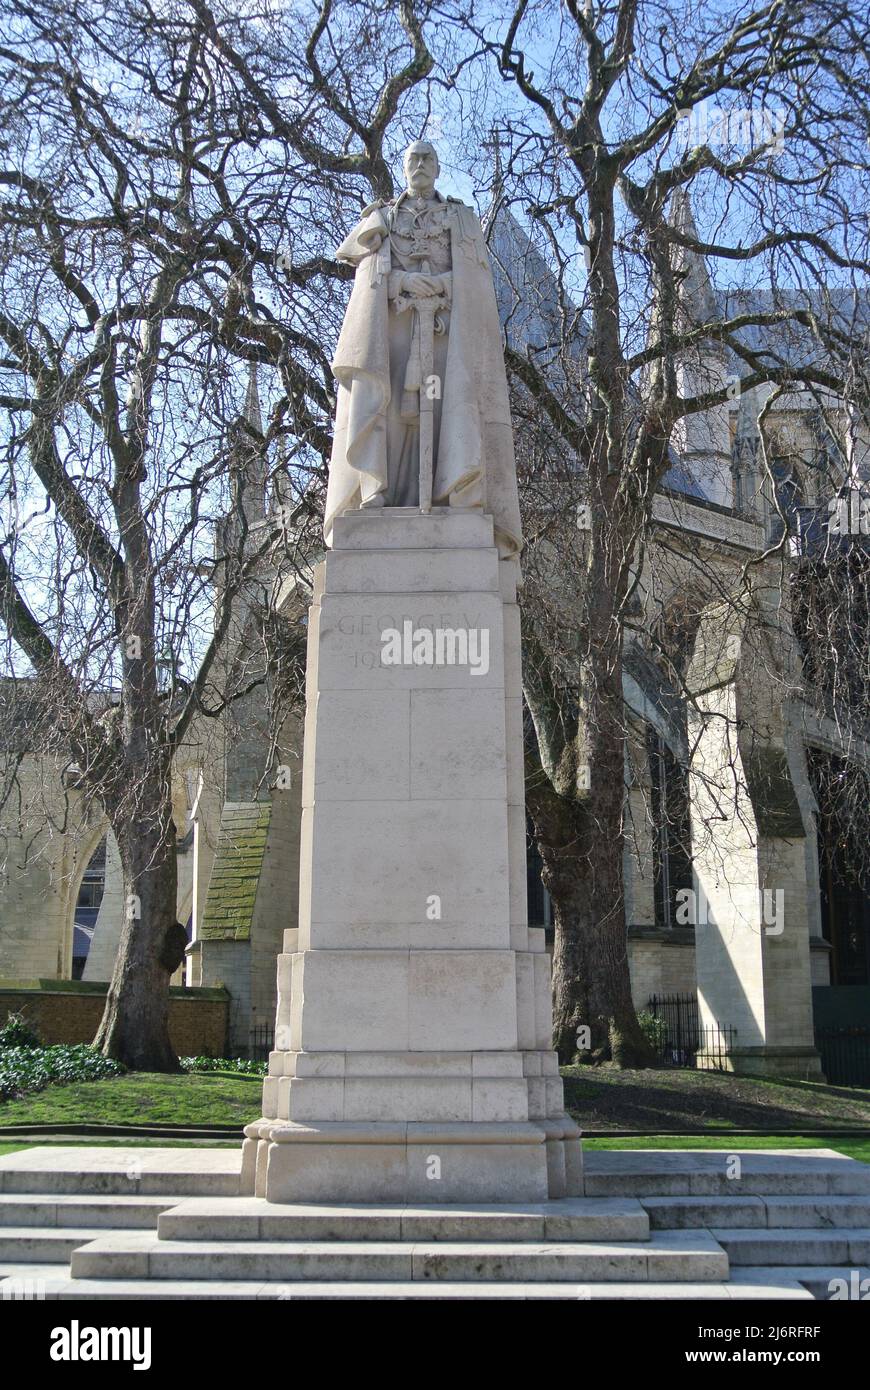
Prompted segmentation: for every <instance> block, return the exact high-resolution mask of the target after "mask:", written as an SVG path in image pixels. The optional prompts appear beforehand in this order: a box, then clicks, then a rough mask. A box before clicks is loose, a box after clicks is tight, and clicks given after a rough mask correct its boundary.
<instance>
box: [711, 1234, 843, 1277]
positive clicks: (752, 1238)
mask: <svg viewBox="0 0 870 1390" xmlns="http://www.w3.org/2000/svg"><path fill="white" fill-rule="evenodd" d="M710 1234H711V1235H712V1236H713V1237H714V1238H715V1239H716V1240H718V1241H719V1243H720V1244H721V1245H722V1247H723V1249H725V1250H726V1251H727V1252H728V1258H729V1260H730V1261H731V1263H732V1264H733V1265H849V1266H850V1267H852V1268H854V1267H855V1266H856V1265H864V1264H867V1263H868V1261H870V1230H868V1229H866V1228H865V1229H863V1230H859V1229H855V1228H845V1229H841V1230H834V1229H830V1228H829V1229H827V1230H823V1231H820V1230H818V1229H816V1228H814V1227H809V1228H807V1229H803V1230H802V1229H800V1228H799V1227H794V1228H792V1229H785V1230H779V1231H759V1230H741V1229H732V1228H728V1227H726V1226H720V1227H714V1228H712V1229H711V1232H710Z"/></svg>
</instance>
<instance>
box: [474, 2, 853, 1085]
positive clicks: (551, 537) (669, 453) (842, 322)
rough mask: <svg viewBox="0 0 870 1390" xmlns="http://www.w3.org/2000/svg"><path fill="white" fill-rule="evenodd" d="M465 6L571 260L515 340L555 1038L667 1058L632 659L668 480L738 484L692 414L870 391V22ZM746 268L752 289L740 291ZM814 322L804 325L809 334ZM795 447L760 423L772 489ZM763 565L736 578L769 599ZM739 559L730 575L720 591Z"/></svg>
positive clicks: (626, 7) (490, 104) (526, 201)
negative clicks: (635, 791) (639, 844)
mask: <svg viewBox="0 0 870 1390" xmlns="http://www.w3.org/2000/svg"><path fill="white" fill-rule="evenodd" d="M453 22H454V23H455V25H456V26H457V27H459V28H461V29H462V30H463V32H464V33H466V35H468V43H469V46H470V45H471V44H472V43H476V44H477V45H478V46H479V52H478V58H477V61H476V62H475V63H472V64H471V67H470V68H469V69H468V72H467V73H466V75H465V82H466V88H467V89H468V90H469V95H468V97H467V100H468V103H469V111H470V112H474V113H475V114H476V113H481V116H482V119H483V120H485V121H486V122H488V123H489V124H490V126H492V125H495V126H496V127H497V131H498V135H497V143H498V147H499V156H500V166H501V168H500V179H499V184H498V188H497V192H498V196H499V199H500V202H501V205H502V206H503V207H504V208H511V207H513V208H515V209H516V211H517V216H518V217H519V218H520V220H521V221H522V222H524V224H525V226H526V227H527V228H528V229H529V231H530V235H531V238H532V241H533V242H534V243H535V244H537V246H538V247H539V249H540V251H541V253H542V255H544V256H545V257H546V258H547V259H548V260H549V262H550V264H551V265H552V266H553V267H554V268H555V271H556V274H557V277H558V294H557V296H556V302H554V303H552V304H551V305H550V306H549V323H550V325H551V327H550V332H549V334H548V335H547V334H545V335H544V336H543V338H542V337H541V336H540V335H539V336H538V338H537V339H534V338H533V339H531V340H530V338H529V336H528V334H525V335H524V334H523V333H522V332H521V331H519V330H518V331H517V334H516V336H515V338H514V340H513V342H512V341H511V335H510V323H509V325H508V353H507V356H508V364H509V367H510V368H511V370H512V373H513V376H514V380H515V384H516V389H517V405H518V434H519V437H520V441H521V445H522V448H523V449H525V451H526V455H527V458H528V459H529V468H528V476H527V477H526V478H525V479H524V483H525V486H524V489H523V490H524V493H525V497H524V505H525V523H526V534H527V537H528V545H527V551H526V555H525V559H524V571H525V575H526V599H525V604H524V618H525V633H526V648H525V690H526V698H527V702H528V706H529V709H530V712H531V716H532V720H533V724H534V731H535V735H536V738H535V744H536V747H535V752H534V754H533V755H532V763H531V766H530V768H529V775H528V778H527V796H528V805H529V809H530V813H531V816H532V819H533V822H534V826H535V831H536V835H537V839H538V844H539V848H540V852H541V855H542V859H543V864H544V880H545V883H546V885H547V886H548V888H549V889H550V892H551V894H552V897H553V902H554V911H555V925H556V945H555V957H554V987H555V1024H554V1031H555V1041H556V1045H557V1047H558V1049H559V1052H560V1055H561V1056H562V1059H563V1060H568V1059H569V1058H570V1057H571V1056H572V1055H573V1053H574V1052H575V1050H576V1040H575V1034H576V1030H577V1027H578V1026H579V1025H583V1024H587V1025H590V1026H591V1028H592V1030H593V1037H594V1052H595V1053H596V1054H597V1055H610V1056H612V1057H613V1058H614V1059H615V1060H616V1061H618V1062H620V1063H621V1064H623V1065H632V1064H637V1063H641V1064H642V1063H644V1062H645V1061H646V1060H647V1059H648V1058H649V1050H648V1048H647V1046H646V1043H645V1041H644V1039H643V1038H642V1036H641V1034H640V1032H639V1029H638V1025H637V1021H636V1018H635V1011H634V1008H633V1006H632V1002H631V994H630V981H629V973H628V961H627V946H626V920H625V907H624V885H623V852H624V846H625V834H626V828H625V806H626V801H625V768H626V762H627V758H628V755H629V747H628V744H629V740H628V737H627V725H626V714H625V708H624V702H623V672H624V659H625V641H626V632H627V631H628V630H629V628H630V627H631V623H632V618H633V617H634V620H635V621H636V619H637V611H636V608H634V609H633V605H636V596H637V584H638V579H639V574H640V572H641V569H642V566H643V563H644V555H645V552H646V550H647V548H648V547H649V545H650V544H651V542H652V539H653V535H654V526H653V520H654V499H655V496H656V493H657V491H658V489H659V488H660V486H661V484H662V482H663V480H665V479H666V478H667V475H668V472H669V470H670V469H672V468H673V467H674V465H675V463H676V462H677V461H678V460H679V459H680V458H682V459H683V460H684V461H685V467H686V469H687V470H688V472H689V473H691V471H692V468H693V466H699V467H702V468H706V470H707V474H708V477H709V476H710V470H711V467H714V466H715V467H718V469H719V471H720V474H721V475H722V476H721V477H720V480H719V483H720V486H719V489H718V498H719V500H721V501H723V502H725V503H726V504H727V505H729V506H732V505H734V504H735V499H734V498H733V493H732V491H731V479H730V477H729V473H730V467H731V458H730V456H728V457H722V456H721V454H720V456H719V458H718V460H717V459H716V457H715V448H714V447H713V446H712V445H711V446H709V447H708V449H707V451H706V452H707V455H708V456H707V457H706V459H705V458H704V457H700V456H698V457H695V458H694V460H693V458H692V442H693V438H694V439H695V440H697V429H694V430H693V422H694V421H696V420H700V419H702V418H706V419H708V420H709V419H712V420H713V422H714V424H715V421H716V416H717V412H718V413H719V414H720V416H721V412H722V411H723V410H727V405H728V402H729V399H730V398H732V397H733V396H734V395H735V394H736V393H737V392H744V393H752V392H755V393H757V394H759V396H760V403H759V433H760V435H761V437H762V440H763V439H764V437H765V431H766V428H767V426H768V425H769V424H770V421H769V420H768V418H767V414H768V411H769V409H770V406H771V401H772V398H773V395H780V394H783V393H787V392H790V391H791V392H794V391H797V390H802V391H805V392H812V393H814V395H815V396H816V397H817V398H820V399H823V400H824V401H826V402H827V403H828V406H829V408H830V409H831V410H832V411H833V412H834V413H836V404H835V403H836V402H837V401H841V400H842V398H843V397H847V398H851V399H852V400H853V401H857V402H858V405H859V408H860V404H861V390H860V389H859V378H860V373H856V366H855V364H856V362H859V361H863V360H864V359H865V353H866V347H865V343H866V316H864V317H863V319H862V317H861V316H860V315H859V316H854V315H852V316H850V315H849V314H848V313H844V312H843V305H842V293H837V292H826V287H830V286H836V287H838V288H839V290H840V291H857V292H859V294H860V291H861V290H862V289H863V288H864V287H865V286H866V274H867V270H868V240H867V234H868V229H867V222H866V218H865V217H864V216H863V215H856V212H855V211H854V210H857V209H859V208H860V209H862V210H863V209H864V208H866V206H867V193H868V179H867V173H868V162H867V139H866V137H867V129H868V61H867V60H868V29H867V23H866V20H865V19H864V18H860V17H859V16H858V14H857V12H856V11H855V9H854V7H853V6H851V5H849V4H848V3H840V2H839V0H795V3H788V4H785V3H781V2H780V0H775V2H774V3H765V4H762V5H760V6H752V5H748V4H747V5H742V4H741V5H738V6H737V7H736V8H734V7H732V8H731V9H729V11H728V12H727V13H726V12H723V11H721V10H719V9H716V8H715V7H713V8H711V7H709V6H706V5H703V4H695V3H690V2H688V3H679V4H673V3H672V4H668V3H665V4H661V3H656V4H648V3H644V0H604V2H603V3H591V4H586V5H577V4H573V3H569V4H568V5H567V6H561V5H556V4H549V3H546V2H545V3H542V4H538V5H532V4H529V3H528V0H520V3H518V4H517V5H516V6H515V8H514V9H513V10H512V12H511V14H510V15H509V16H508V17H507V18H506V19H505V20H504V21H503V22H500V23H499V22H493V21H492V17H491V16H490V15H489V12H488V11H487V12H486V15H485V14H484V11H483V10H481V11H480V12H479V15H478V11H477V9H476V7H471V8H470V9H469V8H468V7H465V6H462V7H458V8H457V9H456V11H455V12H454V13H453ZM495 73H497V74H498V76H499V77H500V78H501V79H502V80H503V81H504V83H506V84H507V89H506V91H505V92H504V93H503V94H501V95H499V94H498V93H497V90H496V86H495V80H496V79H495V77H494V74H495ZM487 82H488V83H489V84H490V86H489V100H488V101H484V100H483V99H482V98H481V95H480V90H481V86H482V85H483V84H484V83H487ZM472 88H473V93H472V90H471V89H472ZM482 134H483V130H482V129H481V135H482ZM478 167H479V165H478ZM692 205H694V209H695V211H696V213H697V218H698V221H697V222H696V220H695V218H694V217H693V215H692ZM699 225H700V227H701V228H702V231H700V232H699V230H698V226H699ZM705 266H706V268H707V270H708V272H709V276H708V277H704V276H700V277H699V275H698V268H699V267H705ZM511 273H513V274H514V275H516V273H517V268H516V267H514V268H513V271H512V272H511V271H510V270H509V269H508V268H506V269H505V274H507V275H510V274H511ZM729 276H736V277H737V278H736V285H735V283H734V281H733V280H732V282H731V284H730V286H729V288H730V289H732V290H734V289H736V290H737V291H738V293H734V294H730V295H723V294H722V293H718V292H717V288H722V289H724V288H725V286H726V285H727V284H728V277H729ZM759 286H763V287H765V294H762V295H760V294H758V293H756V291H757V289H758V287H759ZM521 299H522V286H521V285H520V284H519V282H518V289H517V302H518V303H519V302H520V301H521ZM795 336H796V337H797V338H798V339H799V340H801V341H802V343H803V350H802V351H795V352H788V351H786V350H785V346H784V343H785V340H786V339H787V338H788V337H795ZM866 399H867V397H866V391H865V393H864V397H863V400H864V408H865V410H866ZM726 430H727V419H726ZM695 449H696V450H697V444H695ZM699 453H700V454H703V453H704V450H703V449H701V450H700V451H699ZM771 465H772V457H771V455H770V452H769V450H767V449H766V448H764V447H762V449H761V451H760V456H759V469H760V474H761V478H762V482H763V483H764V484H765V486H766V487H767V489H768V491H771V487H772V483H773V481H774V478H773V472H772V467H771ZM740 505H742V504H741V503H740V502H739V501H738V502H737V506H738V508H739V507H740ZM578 506H580V507H582V508H586V509H588V510H586V511H584V512H583V513H582V515H583V517H584V518H585V519H584V521H583V522H582V523H581V524H582V525H584V526H585V525H588V529H586V530H585V531H584V532H583V533H582V534H580V535H578V533H577V508H578ZM782 549H783V541H782V539H780V541H779V554H781V553H782ZM771 552H772V553H774V554H775V553H776V547H775V546H771ZM769 558H770V556H769V555H768V556H767V558H766V559H765V560H762V557H760V556H759V557H757V563H767V560H769ZM753 574H754V570H753V566H749V567H747V569H746V572H745V574H744V577H743V582H742V596H741V593H740V592H738V593H737V594H736V595H732V596H731V597H732V601H733V602H735V603H737V604H741V603H743V604H744V605H746V606H747V608H748V597H749V590H750V589H751V586H752V583H753V582H754V581H753ZM717 582H718V581H716V580H715V577H714V576H713V575H712V574H711V575H709V576H708V580H707V584H706V588H707V596H708V598H709V595H710V593H711V592H713V591H715V587H716V583H717ZM738 588H740V586H738ZM702 596H703V595H702V592H701V591H700V589H699V599H700V598H701V597H702ZM696 616H697V615H696ZM689 627H690V628H691V622H690V623H689ZM662 655H663V657H664V658H665V659H666V660H670V659H671V658H672V657H673V653H672V652H671V653H668V652H664V653H662ZM678 664H679V663H677V666H678ZM671 671H672V674H675V675H676V676H677V677H679V671H678V669H677V668H676V667H673V666H672V668H671Z"/></svg>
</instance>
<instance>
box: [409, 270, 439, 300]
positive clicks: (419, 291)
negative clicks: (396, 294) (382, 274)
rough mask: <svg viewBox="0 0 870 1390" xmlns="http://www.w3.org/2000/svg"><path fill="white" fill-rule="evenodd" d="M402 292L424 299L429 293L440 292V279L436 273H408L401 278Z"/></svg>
mask: <svg viewBox="0 0 870 1390" xmlns="http://www.w3.org/2000/svg"><path fill="white" fill-rule="evenodd" d="M402 292H403V293H404V294H410V295H413V296H414V298H415V299H426V298H427V297H428V296H430V295H436V294H441V292H442V286H441V281H440V279H439V277H438V276H437V275H414V274H413V273H409V274H406V275H405V276H403V278H402Z"/></svg>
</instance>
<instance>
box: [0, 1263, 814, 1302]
mask: <svg viewBox="0 0 870 1390" xmlns="http://www.w3.org/2000/svg"><path fill="white" fill-rule="evenodd" d="M40 1269H43V1270H44V1266H28V1267H22V1269H21V1270H20V1271H16V1272H15V1275H14V1277H12V1278H11V1279H10V1280H9V1281H8V1282H7V1288H6V1289H4V1284H3V1279H2V1273H0V1302H3V1301H4V1300H5V1299H14V1298H16V1297H17V1298H20V1299H33V1298H44V1299H46V1300H58V1301H67V1300H69V1301H72V1302H77V1301H78V1300H80V1299H81V1300H82V1301H103V1300H105V1301H116V1300H120V1301H125V1302H137V1303H139V1302H147V1301H150V1300H159V1301H161V1302H162V1301H164V1300H174V1301H182V1300H184V1301H188V1300H199V1301H202V1300H206V1299H208V1300H213V1299H214V1300H219V1301H221V1302H223V1301H226V1300H229V1301H232V1300H242V1299H245V1300H248V1301H250V1300H254V1299H255V1300H263V1299H272V1300H279V1299H280V1300H281V1301H287V1300H289V1299H297V1300H299V1299H301V1300H304V1301H308V1302H310V1301H312V1300H325V1299H341V1300H342V1301H347V1300H353V1299H365V1300H366V1301H371V1300H373V1299H380V1300H403V1299H413V1300H417V1301H419V1300H421V1299H422V1300H429V1301H432V1300H435V1299H441V1300H445V1299H446V1300H451V1301H457V1300H461V1301H473V1300H475V1299H487V1300H491V1299H499V1300H501V1299H508V1300H514V1301H516V1300H524V1299H551V1300H552V1299H559V1300H564V1301H568V1302H572V1303H576V1302H578V1301H580V1302H587V1301H597V1300H601V1299H609V1300H613V1299H617V1300H619V1301H620V1302H638V1301H642V1300H655V1301H660V1300H662V1299H667V1300H668V1301H670V1300H673V1299H680V1300H684V1299H685V1300H704V1301H707V1302H712V1301H716V1300H721V1301H728V1300H752V1301H753V1302H754V1301H755V1300H757V1299H765V1300H778V1299H784V1300H795V1299H797V1300H808V1301H810V1302H812V1300H813V1296H812V1294H811V1293H810V1292H809V1291H808V1290H807V1289H805V1288H804V1287H803V1285H802V1284H800V1283H798V1282H797V1281H795V1280H793V1279H791V1278H790V1277H789V1272H788V1271H784V1272H783V1273H782V1275H781V1277H780V1278H779V1279H778V1280H776V1281H773V1280H769V1279H762V1280H759V1281H758V1282H757V1283H750V1282H749V1281H748V1280H742V1281H741V1282H740V1283H734V1284H732V1283H729V1284H723V1283H709V1284H708V1283H684V1284H674V1283H667V1284H663V1283H655V1282H653V1283H641V1284H626V1283H618V1282H613V1283H590V1284H575V1283H558V1284H553V1283H517V1284H503V1283H497V1284H493V1283H489V1282H486V1281H482V1282H480V1283H455V1282H452V1281H446V1280H445V1281H444V1282H438V1283H423V1282H417V1283H413V1282H389V1281H383V1282H378V1283H304V1284H303V1283H269V1284H260V1283H258V1282H257V1281H256V1280H244V1281H240V1280H237V1281H230V1280H222V1279H213V1280H207V1281H202V1280H195V1281H194V1280H178V1279H173V1280H169V1279H164V1280H154V1281H151V1280H145V1279H72V1278H71V1277H70V1276H69V1275H68V1274H67V1275H63V1274H58V1273H56V1272H55V1271H54V1270H52V1271H51V1273H50V1275H49V1277H47V1278H42V1277H41V1276H40V1274H39V1270H40ZM34 1270H35V1271H36V1273H34V1272H33V1271H34ZM764 1272H765V1273H767V1271H764Z"/></svg>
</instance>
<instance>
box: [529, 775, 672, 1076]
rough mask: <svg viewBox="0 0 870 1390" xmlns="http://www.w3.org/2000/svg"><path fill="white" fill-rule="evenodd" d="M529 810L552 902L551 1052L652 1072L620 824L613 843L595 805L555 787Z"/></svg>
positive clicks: (532, 797)
mask: <svg viewBox="0 0 870 1390" xmlns="http://www.w3.org/2000/svg"><path fill="white" fill-rule="evenodd" d="M528 805H529V812H530V815H531V817H532V823H533V825H534V828H535V838H536V840H537V843H538V847H539V850H540V853H541V858H542V860H543V866H544V867H543V875H542V877H543V882H544V887H545V888H546V889H547V892H548V893H549V894H550V897H551V899H552V903H553V914H554V925H555V943H554V950H553V1046H554V1047H555V1049H556V1051H557V1052H558V1054H559V1060H560V1062H561V1063H562V1064H563V1065H565V1064H567V1063H568V1062H571V1061H572V1060H574V1059H575V1057H579V1058H580V1060H582V1061H602V1060H605V1059H612V1060H613V1061H614V1062H615V1063H616V1064H617V1065H618V1066H621V1067H647V1066H650V1065H651V1063H652V1062H653V1060H654V1057H653V1054H652V1051H651V1049H650V1047H649V1044H648V1043H647V1041H646V1039H645V1038H644V1036H643V1033H642V1032H641V1030H640V1026H639V1024H638V1021H637V1015H636V1013H635V1009H634V1004H633V1002H632V998H631V980H630V977H629V970H628V951H627V945H626V928H625V912H624V909H623V896H622V862H621V859H622V835H621V823H620V825H619V827H618V833H617V832H612V834H611V837H610V838H609V839H608V837H607V833H606V831H604V829H603V826H602V824H601V821H600V820H599V821H598V823H597V828H596V833H594V834H593V833H592V829H591V827H592V825H593V819H592V817H591V815H590V810H589V807H588V806H586V805H584V804H581V803H580V802H579V801H577V800H571V799H569V798H567V797H562V796H559V795H558V794H557V793H556V792H554V791H553V788H552V786H551V785H550V784H549V783H546V784H544V785H543V786H538V788H537V789H536V790H535V791H532V792H530V794H529V798H528ZM614 883H615V884H616V887H615V888H614ZM583 1028H588V1029H589V1037H588V1044H587V1039H586V1037H585V1035H584V1034H582V1033H580V1032H579V1030H580V1029H583Z"/></svg>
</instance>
